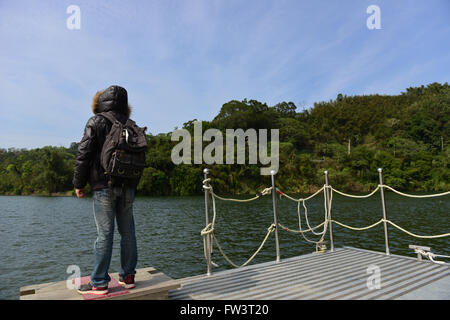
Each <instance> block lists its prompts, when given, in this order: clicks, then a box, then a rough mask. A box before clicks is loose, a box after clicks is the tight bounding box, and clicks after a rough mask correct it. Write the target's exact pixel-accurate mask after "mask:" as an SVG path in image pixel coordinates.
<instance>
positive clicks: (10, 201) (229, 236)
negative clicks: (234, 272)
mask: <svg viewBox="0 0 450 320" xmlns="http://www.w3.org/2000/svg"><path fill="white" fill-rule="evenodd" d="M278 205H279V222H280V223H281V224H282V225H285V226H287V227H289V228H293V229H298V217H297V205H296V203H294V202H291V201H289V200H287V199H286V198H283V199H282V200H280V201H278ZM307 206H308V216H309V218H310V221H311V224H312V225H317V224H319V223H320V222H322V221H323V216H324V209H323V197H322V196H318V197H315V198H314V199H312V200H310V201H308V202H307ZM386 208H387V215H388V219H390V220H391V221H393V222H395V223H396V224H398V225H400V226H402V227H403V228H405V229H407V230H409V231H411V232H414V233H416V234H421V235H434V234H442V233H447V232H449V230H450V223H449V219H448V217H449V212H450V196H445V197H440V198H430V199H411V198H404V197H400V196H398V195H396V194H393V193H391V192H388V193H387V194H386ZM134 212H135V221H136V231H137V241H138V254H139V258H138V259H139V261H138V268H142V267H148V266H153V267H155V268H156V269H158V270H160V271H162V272H164V273H165V274H167V275H169V276H170V277H172V278H182V277H187V276H193V275H198V274H203V273H205V272H206V264H205V259H204V257H203V242H202V238H201V236H200V231H201V229H202V228H203V227H204V224H205V213H204V197H202V196H197V197H156V198H153V197H152V198H150V197H149V198H147V197H146V198H137V199H136V201H135V204H134ZM332 215H333V219H336V220H338V221H340V222H342V223H345V224H349V225H352V226H367V225H369V224H372V223H374V222H376V221H378V220H379V219H380V218H381V216H382V212H381V200H380V195H379V193H377V194H376V195H374V196H373V197H371V198H369V199H362V200H359V199H348V198H344V197H342V196H339V195H337V194H334V199H333V211H332ZM302 218H303V216H302ZM272 221H273V211H272V202H271V196H265V197H263V198H261V199H258V200H257V201H253V202H251V203H232V202H223V201H217V222H216V228H215V234H216V237H217V238H218V239H219V242H220V244H221V246H222V248H223V249H224V251H225V252H226V254H227V255H228V256H229V257H230V258H231V259H232V260H233V261H234V262H235V263H236V264H242V263H243V262H245V261H246V260H247V259H248V258H249V257H250V256H251V255H252V254H253V252H254V251H255V250H256V249H257V247H258V246H259V244H260V243H261V241H262V240H263V238H264V236H265V235H266V232H267V227H269V226H270V224H271V223H272ZM302 226H303V227H304V228H306V227H305V222H304V220H303V224H302ZM333 234H334V241H335V246H336V247H340V246H345V245H347V246H353V247H358V248H365V249H372V250H377V251H382V252H384V250H385V249H384V232H383V225H382V224H380V225H378V226H376V227H375V228H373V229H370V230H368V231H351V230H348V229H344V228H342V227H340V226H338V225H333ZM0 235H1V246H0V261H1V265H0V279H1V282H2V286H1V289H0V298H1V299H18V298H19V288H20V287H21V286H25V285H31V284H38V283H44V282H53V281H58V280H65V279H67V277H68V276H69V275H70V274H68V273H66V271H67V267H68V266H69V265H78V266H79V267H80V269H81V274H82V276H85V275H89V274H90V272H91V266H92V260H93V254H92V252H93V244H94V241H95V239H96V228H95V224H94V220H93V213H92V199H91V198H86V199H76V198H71V197H21V196H14V197H9V196H2V197H0ZM308 236H309V237H310V238H312V239H317V236H314V235H311V234H310V233H308ZM279 238H280V251H281V259H283V258H287V257H292V256H296V255H301V254H307V253H311V252H312V251H314V250H315V247H314V245H313V244H311V243H308V242H306V241H305V240H304V239H303V238H302V237H301V236H300V235H298V234H292V233H288V232H286V231H284V230H280V231H279ZM119 239H120V236H119V234H118V233H117V231H116V235H115V242H114V250H113V258H112V262H111V269H110V272H117V271H118V270H119V261H120V257H119V252H120V251H119V241H118V240H119ZM274 239H275V237H274V235H273V234H272V235H271V236H270V238H269V240H268V241H267V243H266V245H265V246H264V248H263V249H262V251H261V252H260V254H259V255H258V256H256V258H255V259H254V260H253V262H252V264H253V263H259V262H265V261H271V260H274V259H275V243H274V242H275V241H274ZM389 240H390V249H391V253H394V254H401V255H408V256H415V255H414V254H413V253H412V251H411V250H410V249H408V245H409V244H416V245H426V246H431V248H432V251H433V252H435V253H439V254H444V255H450V250H449V238H448V237H447V238H439V239H417V238H413V237H410V236H408V235H406V234H404V233H402V232H400V231H398V230H397V229H394V228H393V227H392V226H390V227H389ZM213 260H214V261H215V262H216V263H218V264H219V265H220V266H219V268H214V269H213V272H215V271H217V270H224V269H228V268H230V266H229V265H228V263H227V262H226V261H225V260H224V259H223V257H222V256H221V255H220V253H219V252H218V250H215V252H214V255H213Z"/></svg>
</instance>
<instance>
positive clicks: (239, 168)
mask: <svg viewBox="0 0 450 320" xmlns="http://www.w3.org/2000/svg"><path fill="white" fill-rule="evenodd" d="M449 119H450V86H449V85H448V83H445V84H439V83H432V84H430V85H427V86H421V87H415V88H408V89H406V91H405V92H402V93H401V94H400V95H395V96H387V95H367V96H343V95H341V94H339V95H338V96H337V97H336V99H335V100H332V101H328V102H319V103H315V104H314V106H313V107H311V108H308V109H305V110H297V108H296V106H295V104H294V103H292V102H281V103H279V104H277V105H275V106H268V105H267V104H265V103H262V102H259V101H255V100H244V101H234V100H233V101H230V102H227V103H225V104H224V105H223V106H222V108H221V110H220V112H219V114H218V115H217V116H216V117H215V118H214V119H212V120H209V121H204V120H203V119H199V120H203V131H204V130H206V129H208V128H217V129H220V130H222V131H223V132H225V129H237V128H242V129H244V130H246V129H248V128H254V129H261V128H267V129H279V133H280V169H279V171H278V174H277V183H278V185H279V187H280V188H282V189H283V190H284V191H286V192H296V193H297V192H301V193H309V192H312V191H314V190H316V189H317V188H320V187H321V186H322V185H323V183H324V177H323V171H324V170H328V171H329V179H330V183H331V184H332V185H333V186H334V187H336V188H339V189H342V190H346V191H353V192H359V191H367V190H369V189H373V188H374V187H375V186H376V185H377V184H378V173H377V168H379V167H382V168H383V173H384V179H385V183H386V184H388V185H390V186H392V187H394V188H398V189H400V190H407V191H444V190H450V170H449V167H450V148H449V147H448V144H449V143H450V124H449ZM136 120H138V119H136ZM137 122H138V123H139V121H137ZM183 128H186V129H188V130H190V131H191V132H192V131H193V120H191V121H188V122H186V123H185V124H183ZM170 136H171V133H167V134H158V135H148V142H149V146H150V150H149V152H148V154H147V164H148V167H147V168H146V169H145V171H144V175H143V177H142V180H141V183H140V184H139V188H138V191H139V194H141V195H190V194H200V193H201V192H202V188H201V181H202V169H203V168H204V167H205V165H175V164H173V163H172V160H171V150H172V148H173V146H174V145H175V144H176V143H177V142H172V141H171V140H170ZM208 143H209V142H205V143H204V145H207V144H208ZM76 150H77V143H72V145H71V146H70V147H69V148H63V147H44V148H39V149H33V150H22V149H21V150H18V149H9V150H4V149H0V194H25V195H26V194H56V193H66V194H70V192H71V190H72V183H71V180H72V175H73V166H74V161H75V160H74V159H75V155H76ZM259 166H261V165H210V166H209V168H210V169H211V170H212V178H213V183H214V187H215V190H216V192H217V193H220V194H250V193H255V192H257V191H259V190H260V189H261V188H262V187H263V186H267V185H269V184H270V178H269V177H267V176H261V175H260V170H259Z"/></svg>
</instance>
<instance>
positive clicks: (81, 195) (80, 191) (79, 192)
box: [75, 188, 85, 198]
mask: <svg viewBox="0 0 450 320" xmlns="http://www.w3.org/2000/svg"><path fill="white" fill-rule="evenodd" d="M75 193H76V194H77V198H84V194H85V190H84V188H83V189H75Z"/></svg>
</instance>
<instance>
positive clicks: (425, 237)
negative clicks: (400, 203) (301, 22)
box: [382, 219, 450, 239]
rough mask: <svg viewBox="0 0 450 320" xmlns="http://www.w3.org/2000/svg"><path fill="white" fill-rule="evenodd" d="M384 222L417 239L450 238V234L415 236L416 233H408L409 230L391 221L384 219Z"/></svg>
mask: <svg viewBox="0 0 450 320" xmlns="http://www.w3.org/2000/svg"><path fill="white" fill-rule="evenodd" d="M382 221H386V222H387V223H389V224H391V225H393V226H394V227H395V228H397V229H399V230H400V231H403V232H404V233H406V234H409V235H410V236H412V237H415V238H420V239H436V238H443V237H448V236H450V233H443V234H438V235H434V236H421V235H418V234H415V233H412V232H410V231H408V230H405V229H403V228H402V227H400V226H398V225H396V224H395V223H393V222H392V221H390V220H384V219H382Z"/></svg>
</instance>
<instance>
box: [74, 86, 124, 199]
mask: <svg viewBox="0 0 450 320" xmlns="http://www.w3.org/2000/svg"><path fill="white" fill-rule="evenodd" d="M92 111H93V113H94V114H95V116H93V117H91V118H90V119H89V120H88V122H87V123H86V127H85V129H84V135H83V138H82V139H81V141H80V144H79V146H78V154H77V157H76V162H75V172H74V177H73V185H74V187H75V188H76V189H82V188H84V187H85V186H86V184H87V183H89V184H90V186H91V189H92V190H99V189H103V188H107V187H108V181H107V179H106V176H105V174H104V170H103V169H102V167H101V165H100V154H101V151H102V147H103V143H104V142H105V138H106V135H107V134H108V133H109V131H110V130H111V126H112V124H111V123H110V122H109V121H108V120H106V119H105V118H104V117H102V116H100V115H97V114H98V113H101V112H108V111H111V112H112V113H113V114H114V116H115V117H116V119H117V120H119V121H120V122H122V123H123V124H125V122H126V121H127V119H128V117H129V116H130V112H131V110H130V106H129V105H128V95H127V91H126V90H125V89H124V88H122V87H119V86H110V87H109V88H108V89H105V90H103V91H100V92H97V94H96V95H95V96H94V99H93V102H92Z"/></svg>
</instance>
